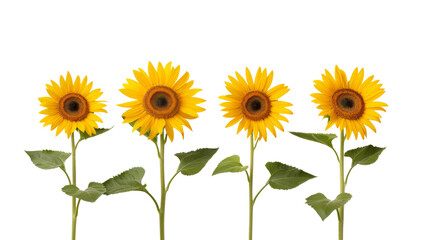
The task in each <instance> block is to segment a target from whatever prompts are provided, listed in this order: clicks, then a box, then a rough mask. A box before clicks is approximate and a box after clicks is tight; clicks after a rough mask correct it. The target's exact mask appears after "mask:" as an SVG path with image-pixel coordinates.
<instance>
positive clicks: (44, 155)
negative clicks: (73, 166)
mask: <svg viewBox="0 0 429 240" xmlns="http://www.w3.org/2000/svg"><path fill="white" fill-rule="evenodd" d="M25 152H26V153H27V154H28V156H30V159H31V161H32V162H33V163H34V165H36V166H37V167H38V168H41V169H54V168H58V167H59V168H63V167H64V162H65V161H66V160H67V158H69V157H70V155H71V153H65V152H60V151H52V150H42V151H25Z"/></svg>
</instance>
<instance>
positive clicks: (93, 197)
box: [62, 182, 106, 202]
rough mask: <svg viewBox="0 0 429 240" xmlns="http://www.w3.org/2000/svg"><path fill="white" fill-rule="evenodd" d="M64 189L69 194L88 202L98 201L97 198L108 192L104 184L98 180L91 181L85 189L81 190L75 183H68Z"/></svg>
mask: <svg viewBox="0 0 429 240" xmlns="http://www.w3.org/2000/svg"><path fill="white" fill-rule="evenodd" d="M62 190H63V192H65V193H66V194H67V195H69V196H72V197H76V198H79V199H81V200H83V201H87V202H95V201H97V199H98V198H99V197H100V196H101V195H102V194H103V193H105V192H106V188H105V187H104V185H103V184H101V183H97V182H91V183H89V185H88V188H87V189H85V190H80V189H79V188H78V187H76V186H75V185H67V186H65V187H63V189H62Z"/></svg>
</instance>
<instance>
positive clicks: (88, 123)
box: [39, 72, 107, 137]
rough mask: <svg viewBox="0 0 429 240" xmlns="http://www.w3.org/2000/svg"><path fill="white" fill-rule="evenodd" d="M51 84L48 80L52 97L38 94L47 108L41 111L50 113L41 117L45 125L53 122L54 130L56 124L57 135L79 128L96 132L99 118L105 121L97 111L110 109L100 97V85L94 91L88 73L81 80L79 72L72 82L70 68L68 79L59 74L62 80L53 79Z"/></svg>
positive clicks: (45, 113)
mask: <svg viewBox="0 0 429 240" xmlns="http://www.w3.org/2000/svg"><path fill="white" fill-rule="evenodd" d="M51 84H52V85H49V84H46V91H47V92H48V94H49V97H41V98H39V101H40V105H41V106H42V107H45V108H46V109H44V110H42V111H40V113H41V114H44V115H47V116H45V117H44V118H43V119H42V120H41V121H40V122H42V123H44V125H43V126H44V127H45V126H47V125H51V130H54V129H55V128H56V129H57V130H56V134H57V136H58V134H60V133H61V132H62V131H63V130H64V132H65V133H66V134H67V137H70V135H71V134H72V133H73V132H74V131H75V130H76V129H79V130H80V131H82V132H86V133H88V134H89V135H90V136H91V135H92V134H95V128H97V127H98V126H97V123H96V122H103V121H102V120H101V118H100V117H98V116H97V115H95V113H96V112H105V113H107V111H106V110H104V109H103V108H104V107H105V106H106V104H104V103H102V102H103V101H97V99H98V98H99V97H100V96H101V95H102V94H103V93H102V92H101V91H100V89H94V90H92V91H91V88H92V82H90V83H87V77H86V76H85V77H84V78H83V80H82V81H81V80H80V77H79V76H77V77H76V80H75V81H74V82H73V79H72V77H71V75H70V73H69V72H67V76H66V79H64V77H63V76H60V84H57V83H56V82H54V81H52V80H51Z"/></svg>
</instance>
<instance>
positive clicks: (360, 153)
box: [344, 145, 386, 167]
mask: <svg viewBox="0 0 429 240" xmlns="http://www.w3.org/2000/svg"><path fill="white" fill-rule="evenodd" d="M384 149H386V148H379V147H374V146H372V145H368V146H365V147H361V148H356V149H352V150H349V151H347V152H346V154H344V155H345V156H346V157H351V158H352V161H353V162H352V167H354V166H356V165H357V164H361V165H369V164H373V163H374V162H375V161H377V159H378V157H379V156H380V154H381V153H382V152H383V150H384Z"/></svg>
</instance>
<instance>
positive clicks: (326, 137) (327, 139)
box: [290, 132, 337, 148]
mask: <svg viewBox="0 0 429 240" xmlns="http://www.w3.org/2000/svg"><path fill="white" fill-rule="evenodd" d="M290 133H292V134H293V135H295V136H297V137H300V138H304V139H307V140H310V141H314V142H318V143H321V144H324V145H326V146H328V147H330V148H334V147H333V146H332V140H334V139H335V138H336V137H337V135H335V134H325V133H300V132H290Z"/></svg>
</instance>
